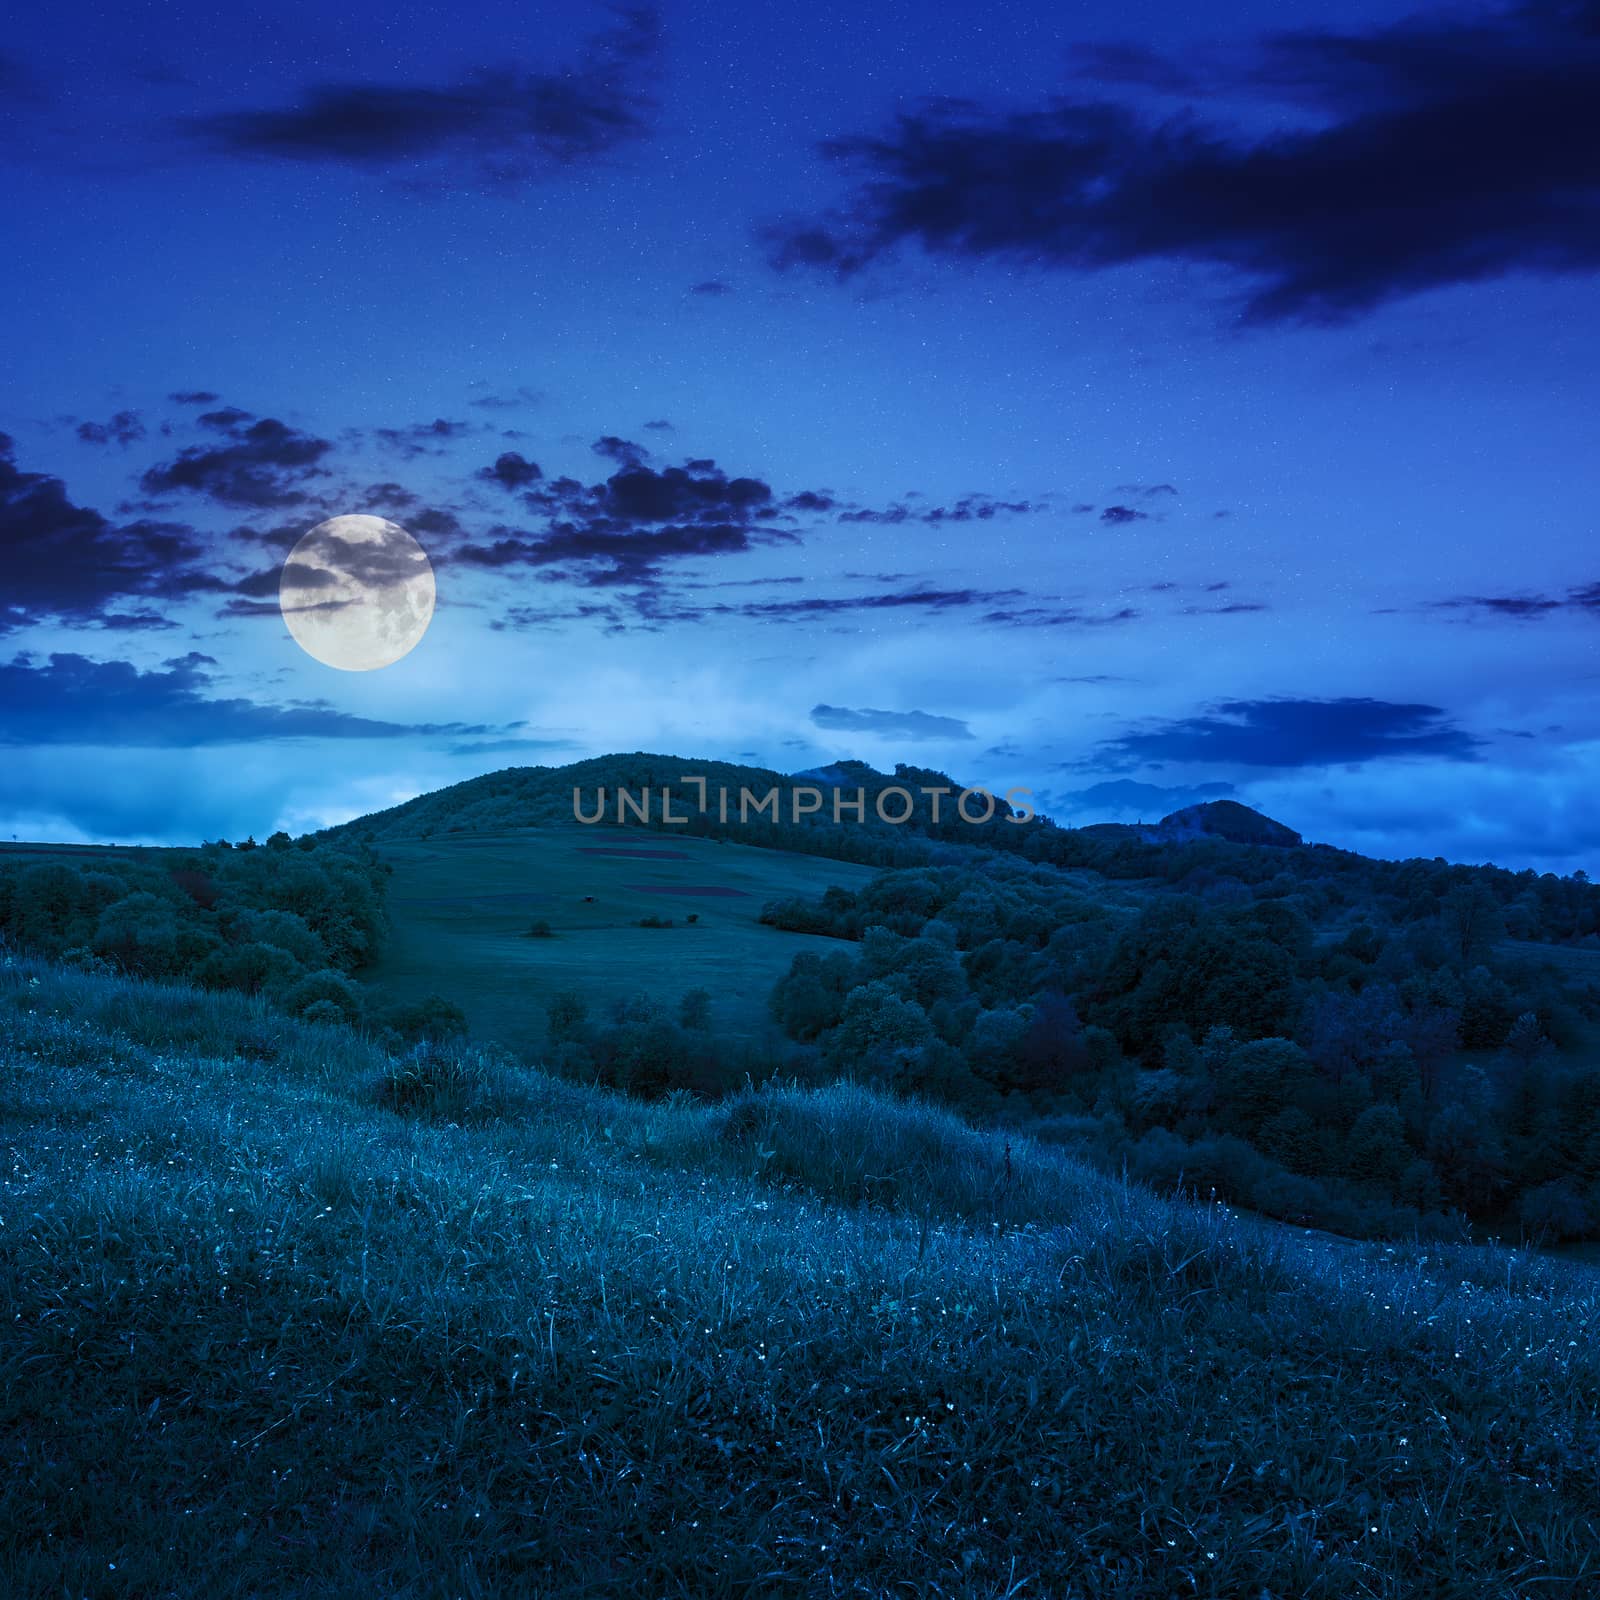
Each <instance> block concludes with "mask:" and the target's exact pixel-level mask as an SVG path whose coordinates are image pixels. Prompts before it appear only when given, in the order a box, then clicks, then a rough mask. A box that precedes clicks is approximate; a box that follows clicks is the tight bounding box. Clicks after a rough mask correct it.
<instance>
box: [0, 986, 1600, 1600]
mask: <svg viewBox="0 0 1600 1600" xmlns="http://www.w3.org/2000/svg"><path fill="white" fill-rule="evenodd" d="M0 1129H3V1133H4V1138H5V1141H6V1145H7V1149H8V1153H9V1160H8V1163H7V1167H6V1170H5V1173H4V1176H0V1303H3V1304H4V1306H5V1307H6V1311H7V1314H6V1316H5V1317H4V1318H3V1319H0V1372H3V1373H4V1382H3V1384H0V1436H3V1437H4V1439H5V1441H6V1459H7V1471H6V1473H5V1474H4V1476H3V1478H0V1572H3V1573H4V1575H5V1589H6V1592H7V1593H8V1594H11V1595H15V1596H18V1597H19V1600H24V1597H33V1596H45V1595H61V1594H70V1595H96V1596H101V1595H104V1596H111V1595H130V1596H131V1595H137V1596H153V1595H163V1596H182V1597H188V1596H195V1597H200V1596H204V1597H206V1600H233V1597H240V1600H242V1597H244V1596H255V1597H278V1596H284V1597H287V1596H296V1597H298V1596H306V1595H314V1596H351V1597H354V1596H358V1595H360V1596H369V1595H374V1594H385V1595H388V1594H416V1595H424V1594H426V1595H434V1594H440V1595H444V1594H450V1595H455V1594H462V1595H507V1594H519V1595H521V1594H526V1595H530V1596H556V1595H574V1596H576V1595H593V1594H596V1593H600V1592H606V1593H630V1594H650V1595H663V1596H679V1597H690V1596H695V1597H721V1596H730V1597H731V1596H736V1595H737V1596H748V1595H751V1594H764V1595H765V1594H793V1595H801V1596H817V1597H822V1596H832V1595H839V1594H861V1595H867V1594H886V1593H911V1592H915V1593H924V1594H930V1595H933V1594H938V1595H945V1596H951V1597H962V1600H979V1597H984V1600H988V1597H995V1596H1002V1595H1004V1596H1017V1597H1024V1596H1039V1597H1041V1600H1043V1597H1046V1596H1063V1595H1068V1594H1071V1595H1075V1596H1081V1597H1084V1600H1113V1597H1115V1600H1145V1597H1148V1596H1152V1595H1169V1594H1186V1595H1200V1596H1216V1597H1223V1596H1244V1595H1248V1596H1251V1597H1258V1596H1264V1595H1272V1596H1279V1597H1288V1596H1296V1597H1299V1596H1311V1597H1323V1600H1332V1597H1335V1596H1344V1595H1352V1594H1360V1595H1366V1596H1381V1597H1392V1600H1402V1597H1407V1600H1409V1597H1412V1596H1415V1595H1417V1594H1419V1593H1424V1592H1426V1593H1430V1594H1437V1595H1449V1596H1460V1597H1463V1600H1465V1597H1468V1596H1473V1597H1476V1596H1486V1595H1495V1596H1523V1595H1527V1596H1532V1595H1535V1594H1537V1595H1559V1596H1570V1597H1576V1596H1579V1595H1582V1594H1585V1593H1589V1592H1592V1590H1593V1585H1594V1580H1595V1577H1596V1570H1595V1557H1594V1551H1595V1550H1596V1548H1600V1539H1597V1533H1600V1528H1597V1526H1596V1522H1595V1506H1596V1504H1597V1496H1596V1487H1597V1485H1596V1472H1595V1461H1596V1459H1597V1454H1596V1451H1597V1445H1600V1417H1597V1412H1596V1396H1597V1394H1600V1356H1597V1353H1596V1346H1595V1343H1594V1341H1593V1339H1592V1337H1591V1334H1592V1329H1593V1325H1594V1322H1595V1318H1596V1316H1597V1315H1600V1296H1597V1294H1596V1289H1595V1279H1594V1278H1593V1276H1592V1274H1591V1273H1590V1271H1589V1270H1588V1269H1586V1268H1582V1267H1577V1266H1573V1265H1569V1264H1564V1263H1561V1262H1557V1261H1550V1260H1541V1259H1538V1258H1535V1257H1532V1256H1530V1255H1528V1254H1526V1253H1515V1254H1513V1253H1507V1252H1503V1251H1499V1250H1460V1249H1448V1248H1441V1247H1436V1246H1435V1247H1428V1248H1426V1249H1424V1250H1418V1249H1416V1248H1413V1247H1407V1246H1403V1245H1402V1246H1397V1247H1389V1248H1379V1247H1362V1246H1358V1245H1351V1244H1347V1243H1343V1242H1339V1241H1329V1240H1326V1239H1324V1238H1322V1237H1320V1236H1317V1235H1312V1234H1302V1233H1290V1232H1288V1231H1285V1230H1275V1229H1269V1228H1267V1227H1266V1226H1264V1225H1262V1224H1258V1223H1253V1222H1251V1221H1250V1220H1249V1219H1247V1218H1243V1217H1240V1216H1237V1215H1235V1214H1233V1213H1231V1212H1228V1211H1226V1210H1224V1209H1222V1208H1219V1207H1216V1206H1193V1205H1187V1204H1177V1203H1172V1202H1166V1201H1161V1200H1157V1199H1155V1198H1152V1197H1150V1196H1148V1195H1142V1194H1140V1193H1138V1192H1137V1191H1134V1190H1130V1189H1127V1188H1124V1187H1123V1186H1122V1185H1121V1184H1120V1183H1118V1182H1116V1181H1115V1180H1113V1179H1109V1178H1103V1177H1100V1176H1098V1175H1097V1174H1095V1173H1094V1172H1092V1171H1090V1170H1089V1169H1087V1168H1085V1167H1084V1166H1082V1165H1081V1164H1079V1163H1077V1162H1076V1161H1074V1160H1073V1159H1071V1158H1070V1157H1068V1156H1066V1155H1064V1154H1063V1153H1061V1152H1059V1151H1052V1150H1049V1149H1045V1148H1042V1147H1040V1146H1038V1145H1036V1144H1034V1143H1032V1142H1030V1141H1028V1140H1026V1139H1023V1138H1020V1137H1018V1136H1016V1135H1012V1136H1011V1137H1010V1138H1009V1139H1002V1138H1001V1137H999V1136H987V1135H982V1134H978V1133H974V1132H972V1131H970V1130H968V1129H965V1128H963V1127H962V1126H961V1125H960V1124H959V1123H957V1122H956V1121H955V1120H954V1119H953V1118H951V1117H949V1116H948V1115H945V1114H941V1113H937V1112H933V1111H929V1110H925V1109H919V1108H916V1107H914V1106H908V1105H900V1104H896V1103H893V1102H891V1101H888V1100H885V1099H882V1098H880V1097H878V1096H875V1095H873V1094H871V1093H869V1092H867V1091H864V1090H861V1089H850V1088H837V1089H832V1090H826V1091H820V1092H815V1093H799V1092H795V1091H792V1090H769V1091H764V1092H761V1093H755V1094H745V1095H741V1096H739V1097H737V1098H735V1099H733V1100H732V1101H730V1102H728V1103H725V1104H724V1105H722V1106H720V1107H695V1106H692V1105H690V1104H687V1103H684V1102H681V1101H674V1102H668V1103H662V1104H655V1105H646V1104H642V1103H639V1102H637V1101H629V1100H625V1099H622V1098H619V1097H615V1096H611V1095H608V1094H605V1093H602V1092H598V1091H593V1090H582V1089H578V1088H575V1087H573V1086H570V1085H566V1084H562V1083H560V1082H557V1081H554V1080H552V1079H550V1078H548V1077H545V1076H543V1075H541V1074H539V1073H537V1072H533V1071H529V1070H526V1069H519V1068H515V1067H512V1066H508V1065H497V1064H496V1063H495V1062H493V1061H491V1060H485V1059H484V1058H482V1057H481V1056H479V1055H477V1054H474V1053H473V1052H470V1051H469V1052H465V1053H455V1054H448V1053H447V1054H434V1055H431V1056H423V1057H420V1058H419V1057H409V1058H405V1059H400V1060H396V1059H394V1058H391V1057H389V1056H388V1055H386V1054H385V1052H383V1051H382V1050H381V1049H378V1048H377V1047H375V1046H373V1045H371V1044H369V1043H364V1042H362V1041H361V1040H359V1039H357V1038H355V1037H354V1036H353V1035H352V1034H350V1032H349V1031H348V1030H345V1029H342V1028H338V1027H332V1026H319V1025H315V1024H306V1023H295V1022H289V1021H286V1020H284V1019H282V1018H281V1017H280V1016H278V1015H277V1014H276V1013H274V1012H273V1011H271V1010H269V1009H268V1008H266V1007H265V1006H264V1005H263V1004H262V1003H261V1002H259V1001H251V1000H248V999H245V998H243V997H240V996H237V995H227V994H204V993H199V992H196V991H192V990H184V989H181V988H162V987H159V986H156V985H152V984H148V983H139V982H134V981H130V980H127V979H118V978H110V977H104V976H95V975H91V974H85V973H81V972H71V971H65V970H62V969H57V968H52V967H49V966H45V965H41V964H38V963H34V962H28V961H19V960H16V959H10V960H7V962H6V964H5V965H4V967H3V968H0ZM597 1574H604V1578H603V1579H602V1580H601V1581H602V1587H601V1588H597V1587H596V1575H597Z"/></svg>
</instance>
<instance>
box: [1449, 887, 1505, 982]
mask: <svg viewBox="0 0 1600 1600" xmlns="http://www.w3.org/2000/svg"><path fill="white" fill-rule="evenodd" d="M1440 922H1441V923H1442V925H1443V928H1444V935H1445V938H1446V939H1447V940H1448V941H1449V945H1450V953H1451V956H1452V958H1453V959H1454V960H1456V961H1457V962H1458V963H1459V964H1460V965H1461V966H1463V967H1470V966H1472V965H1473V963H1474V962H1475V961H1478V960H1481V959H1482V958H1483V957H1484V956H1486V955H1488V954H1489V953H1490V951H1491V950H1493V948H1494V946H1495V944H1496V943H1497V942H1498V941H1499V940H1500V939H1502V938H1504V937H1505V926H1504V923H1503V922H1502V920H1501V916H1500V903H1499V901H1497V900H1496V899H1495V897H1494V896H1493V895H1492V894H1490V893H1489V891H1488V890H1487V889H1485V888H1484V887H1483V886H1482V885H1481V884H1466V883H1462V884H1457V885H1456V887H1455V888H1454V889H1452V890H1451V891H1450V893H1449V894H1447V895H1446V896H1445V897H1444V902H1443V904H1442V906H1441V907H1440Z"/></svg>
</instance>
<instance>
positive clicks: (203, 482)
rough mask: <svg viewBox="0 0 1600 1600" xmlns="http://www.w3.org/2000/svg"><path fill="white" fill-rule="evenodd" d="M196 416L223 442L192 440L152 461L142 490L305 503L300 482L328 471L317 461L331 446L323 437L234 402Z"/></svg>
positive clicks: (228, 501) (265, 503) (231, 500)
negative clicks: (163, 459)
mask: <svg viewBox="0 0 1600 1600" xmlns="http://www.w3.org/2000/svg"><path fill="white" fill-rule="evenodd" d="M199 420H200V421H201V422H202V423H203V424H205V426H206V427H208V428H210V429H212V430H213V431H215V432H217V433H220V434H222V435H224V438H225V441H226V442H224V443H222V444H216V445H191V446H189V448H188V449H186V450H182V451H180V452H179V453H178V455H177V457H176V458H175V459H174V460H172V461H168V462H166V463H164V464H163V465H160V466H154V467H151V468H150V470H149V471H148V472H146V473H145V474H144V476H143V477H142V478H141V479H140V480H139V481H140V484H141V485H142V486H143V488H144V490H145V492H146V493H148V494H171V493H174V492H176V491H179V490H183V491H187V492H189V493H192V494H200V495H204V496H206V497H207V498H208V499H211V500H215V501H218V502H219V503H221V504H222V505H227V506H250V507H254V508H255V509H258V510H266V509H269V508H273V507H281V506H296V505H303V504H304V503H305V501H306V500H307V499H308V498H309V495H308V494H307V492H306V489H305V488H304V487H303V485H304V484H305V483H306V482H307V481H308V480H311V479H315V478H323V477H326V476H327V472H326V470H325V469H324V468H323V467H322V466H320V465H319V463H320V462H321V461H322V458H323V457H324V456H325V455H327V453H328V452H329V451H330V450H331V449H332V448H333V445H332V443H331V442H330V441H329V440H327V439H317V438H313V437H312V436H311V435H310V434H305V433H301V432H300V431H299V430H298V429H297V428H291V427H290V426H289V425H288V424H287V423H285V422H279V421H278V419H277V418H276V417H261V418H256V417H253V416H252V415H251V414H250V413H249V412H248V411H241V410H239V409H238V408H237V407H228V408H227V409H225V410H222V411H211V412H207V413H206V414H205V415H204V416H202V417H201V418H200V419H199Z"/></svg>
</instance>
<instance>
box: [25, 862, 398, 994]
mask: <svg viewBox="0 0 1600 1600" xmlns="http://www.w3.org/2000/svg"><path fill="white" fill-rule="evenodd" d="M388 870H389V869H388V868H387V867H386V866H385V865H384V864H382V863H381V862H379V861H378V860H377V859H376V857H374V856H373V855H372V853H371V852H370V851H368V850H366V849H364V848H362V847H360V846H352V847H345V848H340V847H336V846H334V845H331V844H320V845H319V844H318V842H317V841H316V840H314V839H312V838H310V837H307V838H302V839H301V840H299V841H298V843H296V841H294V840H292V839H291V838H290V837H289V835H288V834H286V833H278V834H274V835H273V836H272V838H270V839H269V840H268V841H267V843H266V844H265V845H263V846H257V845H255V843H254V841H253V840H251V841H247V842H246V843H245V844H244V845H241V846H233V845H230V844H228V843H227V842H225V841H218V842H216V843H213V844H207V845H204V846H202V847H200V848H199V849H196V850H144V851H137V852H128V853H118V852H112V851H105V852H95V853H94V854H92V855H83V856H77V855H74V856H62V857H58V858H53V859H52V858H47V859H44V860H39V859H35V858H34V857H32V856H31V855H21V854H18V855H5V856H0V938H3V939H4V940H6V941H8V942H10V943H11V944H13V945H15V946H17V947H18V948H20V949H23V950H26V951H29V952H31V953H34V954H37V955H42V956H46V957H49V958H51V959H55V960H61V961H66V962H68V963H71V964H74V965H78V966H87V967H96V966H99V967H104V968H110V969H114V970H115V971H118V972H123V973H129V974H132V975H135V976H139V977H146V978H155V979H165V980H169V981H179V980H181V981H185V982H191V983H196V984H199V985H201V986H202V987H204V988H207V989H232V990H237V991H239V992H241V993H244V994H251V995H264V996H266V997H267V998H268V999H269V1000H271V1001H272V1002H273V1003H275V1004H276V1005H278V1006H280V1007H281V1008H282V1009H284V1010H286V1011H289V1012H291V1013H294V1014H296V1015H299V1016H305V1017H310V1018H313V1019H320V1020H323V1021H343V1022H360V1021H362V1020H364V1019H365V996H364V991H363V990H362V989H361V987H360V986H359V985H358V984H357V983H355V982H353V981H352V975H353V974H355V973H357V972H359V971H360V969H361V968H362V967H364V966H365V965H366V964H367V963H368V962H370V961H371V960H372V959H373V957H374V956H376V955H377V953H378V951H379V949H380V947H381V945H382V942H383V938H384V935H385V932H386V929H387V917H386V913H385V910H384V887H385V881H386V878H387V875H388Z"/></svg>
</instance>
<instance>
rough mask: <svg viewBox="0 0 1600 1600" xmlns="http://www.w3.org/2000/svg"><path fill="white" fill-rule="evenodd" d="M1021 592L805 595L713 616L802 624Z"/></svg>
mask: <svg viewBox="0 0 1600 1600" xmlns="http://www.w3.org/2000/svg"><path fill="white" fill-rule="evenodd" d="M1023 593H1024V591H1023V590H1021V589H998V590H983V589H900V590H889V591H885V592H882V593H879V594H862V595H836V596H828V595H806V596H805V597H804V598H803V599H800V600H763V601H752V602H750V603H749V604H747V605H742V606H714V607H711V608H709V609H710V610H711V611H713V612H715V613H722V614H731V613H737V614H738V615H740V616H745V617H756V618H762V619H766V620H770V621H786V620H787V621H803V620H804V619H806V618H808V617H832V616H841V615H848V614H849V613H850V612H852V611H959V610H968V609H972V608H975V607H978V606H992V605H995V604H997V603H1001V602H1005V601H1011V600H1018V599H1021V598H1022V597H1023Z"/></svg>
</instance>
